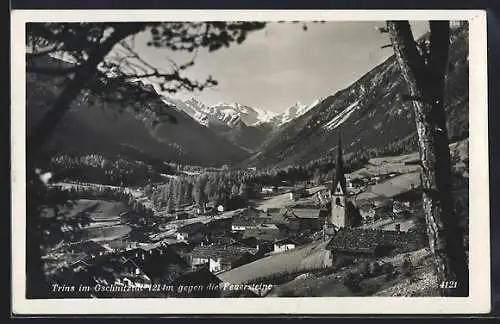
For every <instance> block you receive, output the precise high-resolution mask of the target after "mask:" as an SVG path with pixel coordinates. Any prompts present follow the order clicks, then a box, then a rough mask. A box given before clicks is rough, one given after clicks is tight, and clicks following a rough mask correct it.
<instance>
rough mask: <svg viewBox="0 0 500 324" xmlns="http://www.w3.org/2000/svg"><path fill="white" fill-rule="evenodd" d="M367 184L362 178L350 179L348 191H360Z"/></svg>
mask: <svg viewBox="0 0 500 324" xmlns="http://www.w3.org/2000/svg"><path fill="white" fill-rule="evenodd" d="M364 184H365V182H364V181H363V180H362V179H361V178H355V179H350V180H349V181H347V188H348V189H358V188H361V187H363V186H364Z"/></svg>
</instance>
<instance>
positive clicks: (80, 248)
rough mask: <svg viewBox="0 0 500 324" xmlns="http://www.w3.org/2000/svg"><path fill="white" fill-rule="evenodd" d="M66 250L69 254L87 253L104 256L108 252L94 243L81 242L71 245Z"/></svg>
mask: <svg viewBox="0 0 500 324" xmlns="http://www.w3.org/2000/svg"><path fill="white" fill-rule="evenodd" d="M66 250H67V251H68V252H69V253H86V254H87V255H94V256H95V255H102V254H104V253H106V252H108V250H107V249H106V248H105V247H103V246H102V245H100V244H99V243H96V242H94V241H81V242H76V243H71V244H69V245H68V246H67V248H66Z"/></svg>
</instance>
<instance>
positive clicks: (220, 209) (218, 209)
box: [217, 205, 224, 213]
mask: <svg viewBox="0 0 500 324" xmlns="http://www.w3.org/2000/svg"><path fill="white" fill-rule="evenodd" d="M217 211H218V212H220V213H222V212H224V206H223V205H219V206H217Z"/></svg>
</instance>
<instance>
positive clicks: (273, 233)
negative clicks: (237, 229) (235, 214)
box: [243, 224, 287, 245]
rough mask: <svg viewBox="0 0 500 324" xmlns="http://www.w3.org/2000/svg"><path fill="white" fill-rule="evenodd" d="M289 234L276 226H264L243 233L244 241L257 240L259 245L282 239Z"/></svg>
mask: <svg viewBox="0 0 500 324" xmlns="http://www.w3.org/2000/svg"><path fill="white" fill-rule="evenodd" d="M286 235H287V233H286V232H285V231H284V230H283V229H280V228H279V227H278V226H277V225H275V224H262V225H259V226H256V227H255V228H251V229H247V230H245V232H244V233H243V239H248V238H255V240H256V241H257V243H258V244H259V245H260V244H263V243H268V242H274V241H276V240H278V239H282V238H284V237H285V236H286Z"/></svg>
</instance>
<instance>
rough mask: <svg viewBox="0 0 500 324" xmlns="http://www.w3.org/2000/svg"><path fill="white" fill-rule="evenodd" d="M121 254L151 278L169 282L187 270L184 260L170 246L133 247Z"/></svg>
mask: <svg viewBox="0 0 500 324" xmlns="http://www.w3.org/2000/svg"><path fill="white" fill-rule="evenodd" d="M122 256H123V257H125V258H126V259H128V260H131V261H133V262H134V264H136V265H137V266H138V267H139V268H140V269H141V270H142V271H143V272H144V273H145V274H146V275H147V276H148V277H149V278H151V280H153V281H162V282H163V283H166V282H170V281H172V280H173V279H175V278H177V277H178V276H179V275H180V274H182V273H183V272H185V271H187V269H188V265H187V264H186V262H185V261H184V260H183V259H182V258H181V257H180V256H179V255H178V254H177V253H176V252H175V251H174V250H173V249H171V248H169V247H166V248H165V247H158V248H154V249H150V250H149V251H145V250H143V249H134V250H129V251H126V252H124V253H122Z"/></svg>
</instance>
